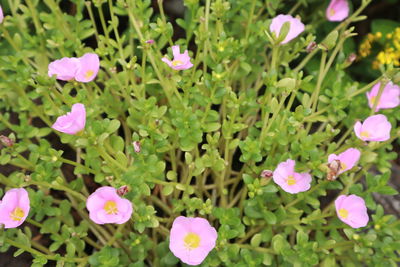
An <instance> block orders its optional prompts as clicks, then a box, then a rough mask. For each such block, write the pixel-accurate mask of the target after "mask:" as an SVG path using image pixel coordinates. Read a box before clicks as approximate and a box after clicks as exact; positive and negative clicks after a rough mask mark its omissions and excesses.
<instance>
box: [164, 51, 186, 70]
mask: <svg viewBox="0 0 400 267" xmlns="http://www.w3.org/2000/svg"><path fill="white" fill-rule="evenodd" d="M172 54H173V55H174V59H173V60H172V61H171V60H169V59H168V58H166V57H163V58H162V61H164V62H165V63H167V64H168V66H170V67H171V68H173V69H174V70H187V69H190V68H191V67H193V64H192V63H191V62H190V56H189V52H188V51H187V50H185V52H184V53H183V54H181V53H180V48H179V45H174V46H173V47H172Z"/></svg>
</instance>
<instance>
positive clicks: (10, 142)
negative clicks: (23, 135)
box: [0, 135, 14, 147]
mask: <svg viewBox="0 0 400 267" xmlns="http://www.w3.org/2000/svg"><path fill="white" fill-rule="evenodd" d="M0 142H1V143H2V144H3V145H4V146H6V147H12V146H13V145H14V141H13V140H12V139H11V138H9V137H7V136H4V135H0Z"/></svg>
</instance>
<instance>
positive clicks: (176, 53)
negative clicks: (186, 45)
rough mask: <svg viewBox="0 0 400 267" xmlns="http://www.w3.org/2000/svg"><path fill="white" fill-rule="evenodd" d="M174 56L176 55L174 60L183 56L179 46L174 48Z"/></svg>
mask: <svg viewBox="0 0 400 267" xmlns="http://www.w3.org/2000/svg"><path fill="white" fill-rule="evenodd" d="M172 55H174V59H175V58H177V57H179V56H180V55H181V51H180V48H179V45H174V46H172Z"/></svg>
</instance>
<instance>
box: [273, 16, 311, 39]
mask: <svg viewBox="0 0 400 267" xmlns="http://www.w3.org/2000/svg"><path fill="white" fill-rule="evenodd" d="M285 22H289V23H290V29H289V32H288V34H287V35H286V37H285V40H283V41H282V42H281V44H286V43H288V42H290V41H291V40H292V39H294V38H296V37H297V36H298V35H299V34H300V33H302V32H303V31H304V24H303V23H302V22H301V21H300V19H298V18H293V17H292V16H291V15H278V16H276V17H275V18H273V19H272V22H271V25H270V26H269V30H270V31H271V32H273V33H275V36H276V37H279V34H280V32H281V28H282V26H283V24H284V23H285Z"/></svg>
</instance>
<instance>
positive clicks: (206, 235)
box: [169, 216, 218, 265]
mask: <svg viewBox="0 0 400 267" xmlns="http://www.w3.org/2000/svg"><path fill="white" fill-rule="evenodd" d="M217 237H218V234H217V231H216V230H215V228H214V227H212V226H211V225H210V223H209V222H208V221H207V220H206V219H203V218H199V217H196V218H187V217H183V216H179V217H177V218H176V219H175V220H174V222H173V224H172V228H171V233H170V238H169V249H170V250H171V251H172V253H173V254H174V255H175V257H177V258H179V259H180V260H181V261H182V262H184V263H186V264H189V265H199V264H201V263H202V262H203V261H204V259H205V258H206V257H207V255H208V253H210V251H211V250H213V248H214V247H215V242H216V240H217Z"/></svg>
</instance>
